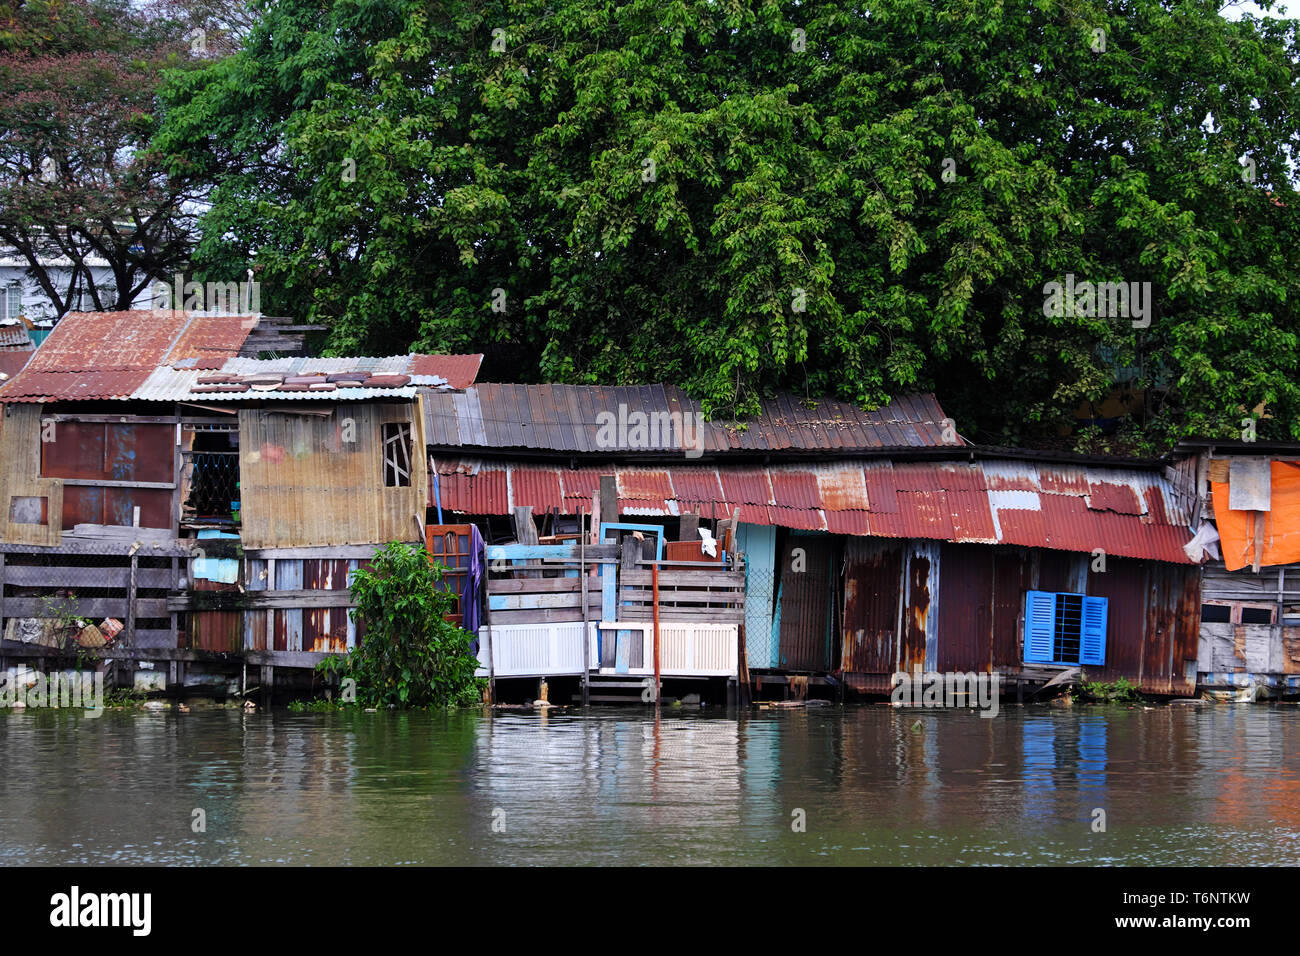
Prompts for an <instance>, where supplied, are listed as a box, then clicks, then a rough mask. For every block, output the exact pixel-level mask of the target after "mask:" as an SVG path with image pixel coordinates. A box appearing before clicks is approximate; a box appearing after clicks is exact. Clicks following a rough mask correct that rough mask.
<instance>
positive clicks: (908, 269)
mask: <svg viewBox="0 0 1300 956" xmlns="http://www.w3.org/2000/svg"><path fill="white" fill-rule="evenodd" d="M1261 5H1262V6H1265V7H1268V6H1273V5H1274V4H1271V3H1270V2H1268V0H1265V2H1264V3H1263V4H1261ZM1220 6H1221V4H1219V3H1217V2H1214V3H1211V2H1206V0H1193V2H1187V3H1180V4H1178V5H1177V7H1176V9H1172V8H1171V6H1170V4H1168V3H1165V2H1162V0H1134V2H1127V3H1118V2H1114V0H1072V2H1069V3H1061V2H1059V0H1042V2H1034V3H1023V4H1005V3H1002V2H998V0H973V2H969V3H962V4H945V3H934V2H932V0H879V2H873V3H871V4H870V5H869V7H868V6H861V5H851V4H850V5H845V4H844V3H842V2H840V0H806V2H801V3H798V4H789V3H784V4H782V3H764V4H757V3H737V4H723V3H714V2H706V0H699V2H694V0H688V2H672V3H667V4H665V3H662V2H660V0H612V2H610V0H512V2H510V3H505V2H499V0H489V2H479V0H474V2H468V0H448V2H445V3H439V4H436V5H432V6H431V5H430V4H428V3H427V2H425V0H377V2H370V3H363V4H357V3H354V2H347V0H324V2H322V0H280V2H277V3H274V4H267V5H265V6H264V7H260V8H259V16H258V22H257V23H255V24H254V25H253V26H252V27H251V29H250V30H249V32H248V34H247V37H246V39H245V42H244V46H243V48H242V49H241V50H240V51H239V52H237V53H235V54H234V55H232V56H229V57H226V58H224V59H217V60H214V61H212V62H210V63H207V64H204V66H203V68H202V69H199V70H186V71H177V72H176V73H175V74H174V76H173V78H172V83H171V84H170V85H169V87H168V88H167V90H166V91H165V93H164V96H163V101H164V117H163V121H162V126H161V129H160V131H159V134H158V135H157V136H156V137H155V138H154V140H153V145H154V147H155V148H156V150H157V151H158V153H159V154H160V155H163V156H165V157H166V158H167V162H168V164H169V166H170V167H171V168H174V169H175V170H176V171H178V172H179V171H184V172H185V173H187V174H191V175H195V176H199V177H201V178H203V179H205V180H206V181H207V182H209V183H211V184H212V187H213V188H212V190H211V192H210V201H211V209H210V211H209V212H207V214H206V215H205V217H204V221H203V224H202V229H203V238H202V241H201V243H200V246H199V250H198V254H197V263H196V264H197V265H198V266H199V269H200V271H203V270H206V271H207V272H210V273H211V274H213V275H220V276H223V277H225V278H231V277H238V276H242V275H243V274H244V270H245V269H246V268H247V267H248V266H250V265H251V266H253V267H254V268H255V269H256V270H257V272H258V275H259V277H260V278H261V280H262V281H263V283H264V285H265V288H266V293H265V300H266V301H268V302H271V303H272V304H271V309H272V310H273V311H274V310H278V312H276V314H281V315H293V316H295V317H298V318H299V319H301V320H303V321H310V322H317V323H319V324H323V325H326V326H328V328H329V330H330V331H329V347H330V348H331V349H332V350H334V352H335V353H336V354H353V355H386V354H390V353H392V352H395V351H398V352H405V351H407V350H408V349H409V348H411V347H415V348H418V349H419V350H421V351H432V352H441V351H451V352H485V353H487V358H486V360H485V362H484V366H483V372H484V377H485V378H486V380H489V381H552V382H574V383H596V384H610V385H613V384H627V383H640V382H657V381H664V382H667V383H670V384H676V385H680V386H682V387H684V388H686V389H687V390H688V391H689V392H690V393H691V394H692V395H693V396H695V397H697V398H699V399H701V400H702V401H703V402H704V403H705V406H706V409H707V410H708V411H710V412H713V413H717V414H718V415H719V416H720V417H726V416H728V415H732V414H735V415H744V414H746V413H749V412H753V411H754V410H755V408H756V406H757V402H758V401H759V400H760V399H761V398H762V397H763V396H764V395H765V394H767V393H770V392H772V391H775V390H780V389H788V390H794V391H796V392H797V393H799V394H802V395H807V396H809V397H810V398H812V399H815V398H817V397H819V396H822V395H829V394H838V395H839V396H841V397H843V398H846V399H850V400H855V401H859V402H863V403H881V402H884V401H885V400H887V399H889V398H891V397H894V396H897V395H900V394H903V393H907V392H912V391H917V390H935V391H937V392H938V397H939V399H940V401H941V402H942V404H943V407H944V409H945V410H946V411H947V412H948V414H950V415H952V416H953V417H954V419H955V420H956V421H958V422H959V423H960V425H961V431H962V434H963V435H965V436H967V437H970V438H972V439H973V440H976V441H984V442H989V443H994V444H999V445H1015V444H1028V445H1035V444H1037V445H1040V446H1042V445H1053V444H1055V445H1073V446H1075V447H1078V448H1079V449H1080V450H1093V451H1102V450H1106V449H1110V450H1123V449H1125V448H1127V449H1131V450H1142V449H1146V450H1153V449H1157V448H1160V447H1168V444H1169V442H1171V441H1174V440H1176V439H1178V438H1180V437H1183V436H1187V435H1203V436H1222V437H1240V434H1241V432H1242V429H1243V425H1242V419H1243V417H1250V418H1252V419H1256V420H1257V421H1256V425H1257V427H1258V433H1259V437H1260V438H1261V439H1262V438H1265V437H1273V438H1289V439H1295V438H1300V337H1298V336H1297V333H1296V329H1297V327H1298V326H1300V322H1298V315H1297V303H1300V269H1296V268H1295V266H1296V261H1297V260H1296V252H1295V250H1296V248H1297V237H1300V202H1298V201H1297V198H1296V195H1295V192H1294V185H1295V184H1294V178H1293V177H1294V173H1293V172H1292V168H1291V165H1290V157H1289V150H1290V149H1291V148H1292V146H1293V142H1294V136H1293V131H1294V117H1295V116H1296V115H1297V114H1298V113H1300V83H1297V82H1296V80H1295V69H1294V59H1295V57H1296V55H1297V47H1298V43H1297V29H1298V28H1297V24H1296V22H1295V21H1289V20H1272V19H1263V20H1261V19H1258V18H1254V17H1251V16H1249V15H1245V16H1242V17H1241V18H1239V19H1235V20H1229V19H1226V18H1225V17H1224V16H1221V15H1220V12H1219V8H1220ZM267 157H273V158H274V161H268V158H267ZM1120 283H1122V284H1123V289H1122V290H1121V289H1120V286H1119V284H1120ZM1054 284H1055V286H1054ZM1054 287H1065V288H1067V289H1069V290H1070V291H1071V294H1070V295H1069V296H1068V299H1069V302H1067V303H1066V305H1067V306H1069V307H1067V308H1061V307H1057V306H1060V297H1059V295H1056V296H1055V298H1053V297H1052V295H1049V290H1050V289H1052V288H1054ZM1085 288H1086V291H1084V290H1085ZM1100 288H1109V289H1110V290H1111V292H1110V293H1104V294H1101V300H1102V301H1101V302H1098V301H1096V300H1095V299H1094V291H1093V290H1094V289H1100ZM1076 290H1077V291H1078V295H1075V294H1074V292H1075V291H1076ZM1121 291H1122V292H1123V293H1124V295H1122V296H1121V295H1120V292H1121ZM1111 293H1114V294H1113V295H1112V294H1111ZM1108 296H1109V298H1108ZM1112 300H1113V301H1112ZM1054 302H1055V306H1054V305H1053V303H1054ZM1112 405H1113V406H1116V408H1111V407H1110V406H1112ZM1080 409H1083V412H1082V414H1083V417H1084V418H1085V419H1086V420H1089V421H1093V422H1094V423H1096V422H1100V423H1101V425H1104V426H1105V427H1106V428H1107V429H1110V428H1111V427H1112V426H1113V425H1114V424H1115V418H1116V416H1122V415H1123V414H1127V413H1129V412H1132V413H1133V414H1132V415H1131V416H1130V417H1128V418H1126V419H1125V423H1124V424H1120V425H1119V426H1118V428H1119V431H1118V433H1113V434H1109V435H1107V436H1103V435H1102V434H1101V432H1100V431H1098V427H1101V426H1097V427H1089V428H1084V429H1082V430H1080V429H1079V426H1078V422H1077V420H1076V414H1079V413H1080ZM1256 409H1259V411H1258V412H1256V411H1255V410H1256ZM1072 428H1073V429H1075V431H1074V433H1073V434H1072V435H1069V434H1067V433H1068V432H1069V430H1070V429H1072Z"/></svg>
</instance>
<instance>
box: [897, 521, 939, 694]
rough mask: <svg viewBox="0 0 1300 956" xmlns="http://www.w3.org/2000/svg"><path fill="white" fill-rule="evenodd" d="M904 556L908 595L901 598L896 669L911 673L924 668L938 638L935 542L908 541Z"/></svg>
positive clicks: (937, 555) (937, 579)
mask: <svg viewBox="0 0 1300 956" xmlns="http://www.w3.org/2000/svg"><path fill="white" fill-rule="evenodd" d="M906 553H907V577H906V581H907V592H906V594H905V595H904V597H903V627H902V644H901V646H900V648H899V654H898V669H899V670H900V671H906V672H907V673H912V672H913V671H916V670H918V669H919V670H926V669H927V655H930V654H931V652H932V651H933V650H934V649H935V641H936V640H937V638H938V631H937V627H936V625H937V623H938V622H937V619H936V618H935V607H934V602H935V598H936V596H937V594H938V586H939V554H940V546H939V543H938V542H937V541H911V542H909V543H908V545H907V548H906Z"/></svg>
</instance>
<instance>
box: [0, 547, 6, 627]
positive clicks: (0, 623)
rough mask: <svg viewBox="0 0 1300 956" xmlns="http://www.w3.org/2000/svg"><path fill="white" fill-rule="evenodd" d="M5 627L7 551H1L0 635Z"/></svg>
mask: <svg viewBox="0 0 1300 956" xmlns="http://www.w3.org/2000/svg"><path fill="white" fill-rule="evenodd" d="M4 627H5V553H4V552H3V551H0V635H3V634H4Z"/></svg>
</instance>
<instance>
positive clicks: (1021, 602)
mask: <svg viewBox="0 0 1300 956" xmlns="http://www.w3.org/2000/svg"><path fill="white" fill-rule="evenodd" d="M1029 555H1030V552H1029V550H1028V549H1026V548H996V549H994V552H993V641H992V653H991V654H990V657H991V660H992V662H993V666H994V668H1010V669H1013V670H1017V669H1019V667H1020V643H1021V637H1020V635H1021V631H1022V630H1023V627H1024V622H1023V614H1024V609H1025V592H1026V591H1029V590H1031V589H1032V581H1033V568H1032V566H1031V562H1030V557H1029Z"/></svg>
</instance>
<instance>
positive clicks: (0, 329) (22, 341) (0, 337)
mask: <svg viewBox="0 0 1300 956" xmlns="http://www.w3.org/2000/svg"><path fill="white" fill-rule="evenodd" d="M34 348H36V346H35V344H34V343H33V342H32V337H31V336H30V335H28V334H27V327H26V326H25V325H23V324H21V323H19V322H14V323H12V324H8V323H6V324H3V325H0V349H19V350H21V351H24V352H30V351H32V349H34Z"/></svg>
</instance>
